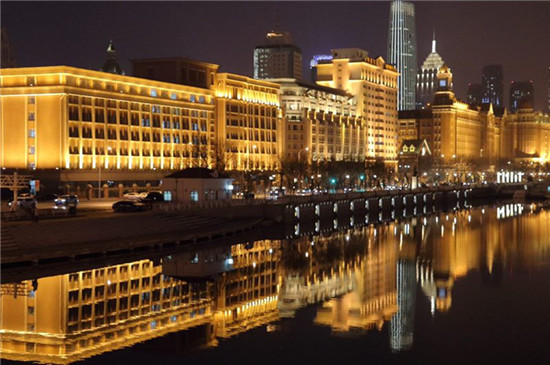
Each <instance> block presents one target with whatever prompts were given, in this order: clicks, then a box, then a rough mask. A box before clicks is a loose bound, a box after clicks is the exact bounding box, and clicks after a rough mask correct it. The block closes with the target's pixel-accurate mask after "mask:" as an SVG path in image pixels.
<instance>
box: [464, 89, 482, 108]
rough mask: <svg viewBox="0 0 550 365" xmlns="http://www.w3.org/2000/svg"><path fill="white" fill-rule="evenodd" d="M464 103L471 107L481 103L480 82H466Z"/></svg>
mask: <svg viewBox="0 0 550 365" xmlns="http://www.w3.org/2000/svg"><path fill="white" fill-rule="evenodd" d="M466 103H467V104H468V105H469V106H471V107H475V106H478V105H481V84H468V96H467V97H466Z"/></svg>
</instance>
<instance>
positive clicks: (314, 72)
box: [309, 54, 332, 83]
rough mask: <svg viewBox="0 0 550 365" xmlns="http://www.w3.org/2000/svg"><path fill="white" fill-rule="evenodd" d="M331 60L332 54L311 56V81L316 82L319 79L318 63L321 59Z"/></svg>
mask: <svg viewBox="0 0 550 365" xmlns="http://www.w3.org/2000/svg"><path fill="white" fill-rule="evenodd" d="M321 60H323V61H330V60H332V55H330V54H329V55H323V54H321V55H314V56H313V57H312V58H311V61H309V70H310V72H311V82H313V83H314V82H315V81H317V64H318V63H319V61H321Z"/></svg>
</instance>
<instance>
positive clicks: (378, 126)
mask: <svg viewBox="0 0 550 365" xmlns="http://www.w3.org/2000/svg"><path fill="white" fill-rule="evenodd" d="M397 76H398V72H397V70H396V68H395V67H394V66H392V65H389V64H387V63H386V62H385V61H384V59H383V58H382V57H378V58H371V57H369V56H368V52H367V51H364V50H361V49H357V48H346V49H335V50H332V59H331V60H319V62H318V64H317V84H319V85H322V86H328V87H332V88H337V89H341V90H344V91H346V92H348V93H350V94H352V95H354V97H355V99H356V104H357V115H358V116H360V117H361V118H362V123H363V125H364V126H365V128H366V131H365V133H366V144H365V149H366V151H365V154H366V156H367V159H370V160H373V159H376V158H380V159H384V160H386V161H387V162H388V163H393V162H395V161H396V154H397V147H398V146H397V142H398V131H397V127H398V126H397V98H398V92H397Z"/></svg>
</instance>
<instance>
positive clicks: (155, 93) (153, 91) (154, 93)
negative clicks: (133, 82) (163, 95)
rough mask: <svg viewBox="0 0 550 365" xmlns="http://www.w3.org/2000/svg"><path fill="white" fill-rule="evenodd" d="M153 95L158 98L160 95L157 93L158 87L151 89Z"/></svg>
mask: <svg viewBox="0 0 550 365" xmlns="http://www.w3.org/2000/svg"><path fill="white" fill-rule="evenodd" d="M151 96H152V97H154V98H156V97H157V96H158V93H157V90H156V89H151Z"/></svg>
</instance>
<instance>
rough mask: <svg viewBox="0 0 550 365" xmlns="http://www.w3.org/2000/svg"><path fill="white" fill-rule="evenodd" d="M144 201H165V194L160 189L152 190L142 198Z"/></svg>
mask: <svg viewBox="0 0 550 365" xmlns="http://www.w3.org/2000/svg"><path fill="white" fill-rule="evenodd" d="M141 201H142V202H163V201H164V195H162V193H160V192H158V191H151V192H150V193H149V194H147V196H146V197H145V198H143V199H141Z"/></svg>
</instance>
